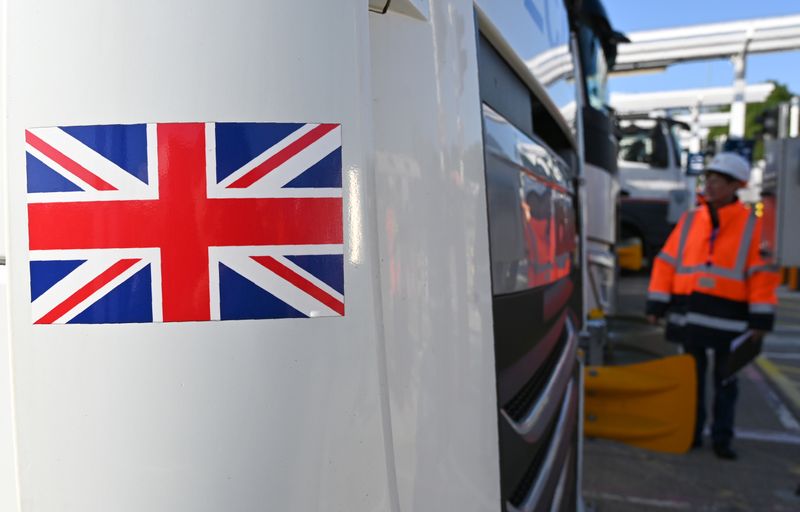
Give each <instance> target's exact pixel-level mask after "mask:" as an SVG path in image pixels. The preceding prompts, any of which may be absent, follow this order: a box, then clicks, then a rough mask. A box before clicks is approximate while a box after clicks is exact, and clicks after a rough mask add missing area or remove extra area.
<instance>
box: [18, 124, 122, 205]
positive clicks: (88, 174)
mask: <svg viewBox="0 0 800 512" xmlns="http://www.w3.org/2000/svg"><path fill="white" fill-rule="evenodd" d="M25 142H27V143H28V144H30V145H31V146H33V147H34V148H35V149H37V150H39V151H40V152H41V153H42V154H43V155H45V156H46V157H47V158H49V159H51V160H53V161H54V162H56V163H57V164H58V165H60V166H61V167H63V168H64V169H66V170H68V171H69V172H71V173H72V174H74V175H75V176H77V177H78V178H80V179H82V180H83V181H85V182H86V183H87V184H89V185H90V186H91V187H93V188H94V189H95V190H117V188H116V187H115V186H114V185H112V184H110V183H108V182H106V181H104V180H103V179H102V178H100V177H99V176H97V175H96V174H94V173H93V172H92V171H90V170H88V169H86V168H85V167H83V166H82V165H81V164H79V163H78V162H76V161H75V160H73V159H71V158H70V157H68V156H67V155H65V154H64V153H62V152H60V151H59V150H57V149H56V148H54V147H53V146H51V145H50V144H48V143H46V142H45V141H43V140H42V139H40V138H39V137H37V136H36V135H34V134H32V133H31V132H29V131H28V130H25Z"/></svg>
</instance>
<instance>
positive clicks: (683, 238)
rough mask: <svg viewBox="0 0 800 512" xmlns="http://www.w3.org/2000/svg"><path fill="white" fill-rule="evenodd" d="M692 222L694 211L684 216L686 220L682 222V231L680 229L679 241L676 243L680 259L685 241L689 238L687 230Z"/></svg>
mask: <svg viewBox="0 0 800 512" xmlns="http://www.w3.org/2000/svg"><path fill="white" fill-rule="evenodd" d="M692 221H694V211H691V212H689V213H688V214H687V215H686V219H685V220H684V222H683V229H681V239H680V242H679V243H678V255H679V256H678V257H680V258H681V259H683V248H684V247H686V239H687V238H688V237H689V229H691V227H692Z"/></svg>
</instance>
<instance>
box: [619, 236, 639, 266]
mask: <svg viewBox="0 0 800 512" xmlns="http://www.w3.org/2000/svg"><path fill="white" fill-rule="evenodd" d="M623 243H624V244H625V245H620V246H619V247H617V260H618V261H619V267H620V268H622V269H624V270H632V271H634V272H638V271H640V270H641V269H642V266H643V265H644V263H643V260H644V252H643V250H642V241H641V240H639V239H638V238H636V239H631V240H626V241H625V242H623Z"/></svg>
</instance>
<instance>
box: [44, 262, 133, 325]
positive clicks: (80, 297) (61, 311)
mask: <svg viewBox="0 0 800 512" xmlns="http://www.w3.org/2000/svg"><path fill="white" fill-rule="evenodd" d="M139 261H141V260H140V259H139V258H130V259H124V260H119V261H118V262H116V263H114V264H113V265H111V267H109V268H108V269H106V270H105V271H103V272H102V273H101V274H100V275H99V276H97V277H95V278H94V279H92V280H91V281H89V282H88V283H87V284H86V286H84V287H83V288H81V289H79V290H78V291H77V292H75V293H73V294H72V295H70V296H69V297H68V298H67V299H66V300H65V301H64V302H62V303H61V304H59V305H58V306H56V307H54V308H53V309H52V310H51V311H50V312H49V313H47V314H46V315H44V316H43V317H42V318H40V319H39V320H37V321H36V323H37V324H52V323H53V322H55V321H56V320H58V319H59V318H61V317H62V316H64V315H66V314H67V313H68V312H69V311H70V310H71V309H72V308H74V307H75V306H77V305H78V304H80V303H81V302H83V301H84V300H86V299H87V298H89V296H91V295H92V294H93V293H94V292H96V291H97V290H99V289H100V288H102V287H103V286H105V285H107V284H108V283H110V282H111V281H112V280H113V279H114V278H116V277H117V276H119V275H120V274H122V273H123V272H125V271H126V270H128V269H129V268H131V267H132V266H134V265H135V264H136V263H138V262H139Z"/></svg>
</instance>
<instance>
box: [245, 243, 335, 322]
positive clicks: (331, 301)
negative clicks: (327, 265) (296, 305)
mask: <svg viewBox="0 0 800 512" xmlns="http://www.w3.org/2000/svg"><path fill="white" fill-rule="evenodd" d="M251 258H253V259H254V260H255V261H256V262H257V263H259V264H261V265H263V266H264V267H266V268H267V269H269V270H271V271H272V272H274V273H275V274H277V275H278V276H279V277H281V278H283V279H285V280H287V281H288V282H289V283H291V284H292V285H294V286H296V287H297V288H299V289H301V290H303V291H304V292H306V293H307V294H309V295H311V296H312V297H314V298H315V299H317V300H318V301H320V302H321V303H323V304H325V305H326V306H328V307H329V308H331V309H332V310H334V311H336V312H337V313H338V314H340V315H342V316H344V303H343V302H342V301H340V300H339V299H337V298H336V297H334V296H332V295H331V294H329V293H328V292H326V291H325V290H323V289H321V288H319V287H318V286H317V285H315V284H314V283H312V282H311V281H309V280H308V279H306V278H305V277H303V276H301V275H300V274H298V273H297V272H295V271H294V270H292V269H290V268H289V267H287V266H286V265H284V264H282V263H281V262H279V261H278V260H276V259H275V258H273V257H272V256H251Z"/></svg>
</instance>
